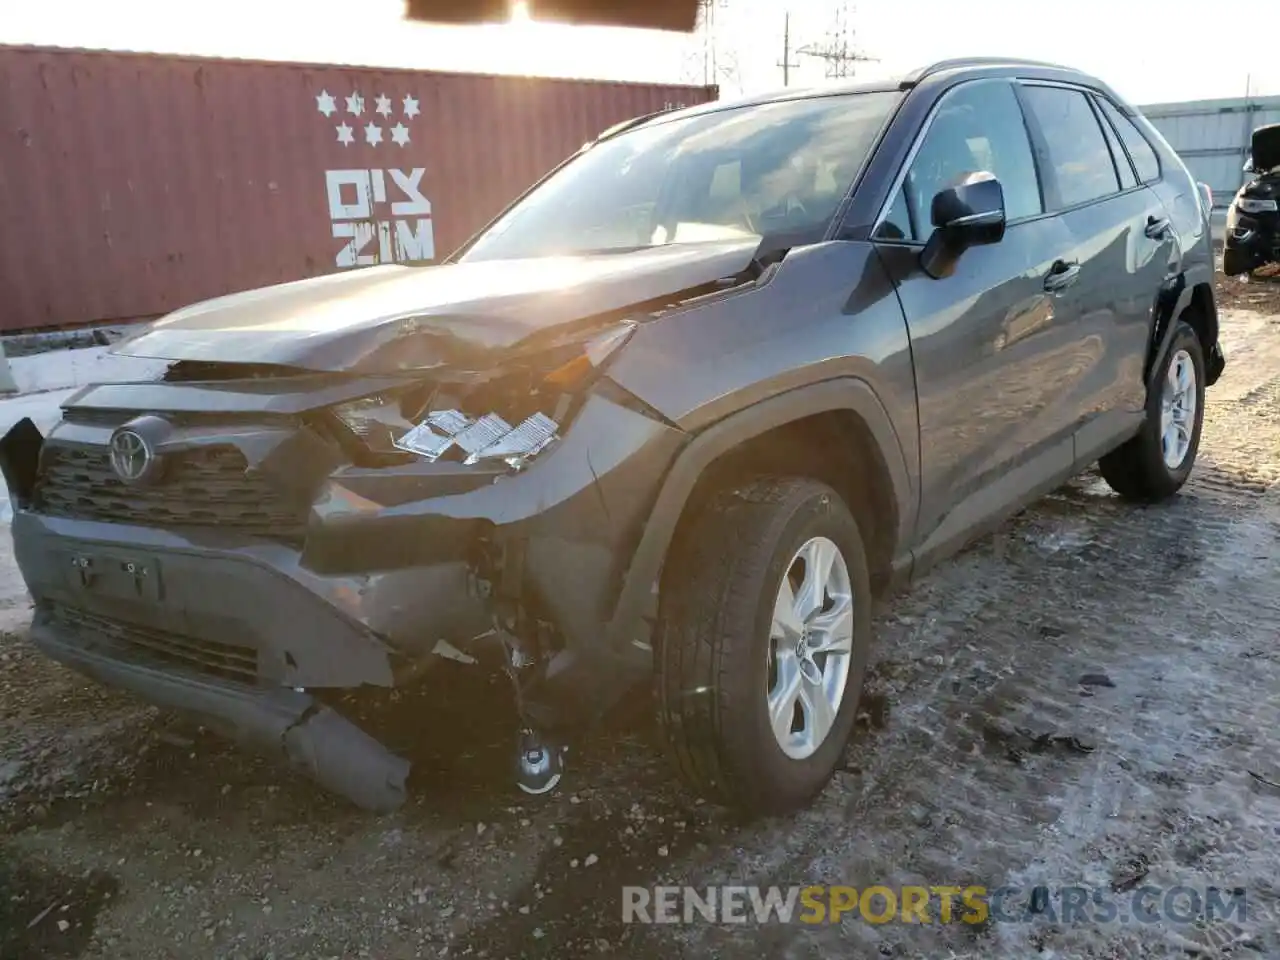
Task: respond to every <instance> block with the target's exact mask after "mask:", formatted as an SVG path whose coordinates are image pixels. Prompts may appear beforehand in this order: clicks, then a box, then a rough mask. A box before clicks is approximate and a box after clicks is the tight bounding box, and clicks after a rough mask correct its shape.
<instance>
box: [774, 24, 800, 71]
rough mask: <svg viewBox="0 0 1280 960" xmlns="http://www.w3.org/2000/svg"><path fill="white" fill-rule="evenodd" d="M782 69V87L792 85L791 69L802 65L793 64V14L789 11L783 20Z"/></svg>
mask: <svg viewBox="0 0 1280 960" xmlns="http://www.w3.org/2000/svg"><path fill="white" fill-rule="evenodd" d="M778 66H780V67H781V68H782V85H783V86H784V87H787V86H790V85H791V68H792V67H799V66H800V64H798V63H792V62H791V13H790V11H788V12H787V13H786V14H785V15H784V17H783V20H782V59H781V60H780V61H779V62H778Z"/></svg>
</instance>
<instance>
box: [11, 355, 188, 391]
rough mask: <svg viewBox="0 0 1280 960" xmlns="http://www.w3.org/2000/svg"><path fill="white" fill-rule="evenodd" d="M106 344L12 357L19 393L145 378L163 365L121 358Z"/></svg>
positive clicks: (150, 376)
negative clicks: (104, 345) (105, 345)
mask: <svg viewBox="0 0 1280 960" xmlns="http://www.w3.org/2000/svg"><path fill="white" fill-rule="evenodd" d="M110 349H111V348H110V347H86V348H84V349H80V350H50V351H48V352H47V353H37V354H35V355H33V356H30V357H13V358H12V359H10V360H9V369H10V370H11V371H12V372H13V379H14V380H16V381H17V383H18V392H19V393H20V394H30V393H38V392H43V391H49V390H65V389H67V388H69V387H83V386H85V385H86V384H90V383H119V382H123V381H126V380H149V379H151V378H152V377H153V376H155V375H156V374H157V373H159V372H160V371H161V370H163V369H164V368H165V366H166V362H165V361H163V360H147V359H142V358H139V357H123V356H120V355H119V354H113V353H111V352H109V351H110Z"/></svg>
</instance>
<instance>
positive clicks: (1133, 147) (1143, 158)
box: [1098, 97, 1160, 183]
mask: <svg viewBox="0 0 1280 960" xmlns="http://www.w3.org/2000/svg"><path fill="white" fill-rule="evenodd" d="M1098 102H1099V103H1101V104H1102V112H1103V113H1104V114H1106V116H1107V119H1108V120H1110V121H1111V125H1112V126H1113V127H1115V128H1116V132H1117V133H1118V134H1120V139H1121V140H1123V141H1124V145H1125V148H1126V149H1127V150H1128V151H1129V156H1130V157H1132V158H1133V166H1134V168H1135V169H1136V170H1137V171H1138V179H1139V180H1141V181H1142V182H1143V183H1150V182H1151V181H1152V180H1158V179H1159V178H1160V160H1159V158H1158V157H1156V152H1155V150H1154V149H1152V147H1151V144H1150V143H1148V142H1147V138H1146V137H1144V136H1143V135H1142V131H1141V130H1139V129H1138V125H1137V124H1136V123H1134V122H1133V121H1132V120H1130V119H1129V118H1128V117H1126V116H1125V115H1124V114H1123V113H1121V112H1120V111H1119V110H1117V109H1116V106H1115V104H1113V103H1112V102H1111V101H1110V100H1107V99H1105V98H1104V97H1099V98H1098Z"/></svg>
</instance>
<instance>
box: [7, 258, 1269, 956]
mask: <svg viewBox="0 0 1280 960" xmlns="http://www.w3.org/2000/svg"><path fill="white" fill-rule="evenodd" d="M1276 289H1280V288H1272V287H1270V286H1269V285H1264V284H1256V283H1254V284H1241V283H1236V282H1231V281H1226V282H1224V287H1223V293H1222V295H1223V301H1222V302H1223V305H1224V307H1227V308H1229V310H1228V312H1227V313H1226V314H1225V315H1224V317H1223V341H1224V346H1225V348H1226V351H1227V354H1228V358H1229V365H1228V369H1227V373H1226V374H1225V376H1224V378H1223V381H1222V382H1221V383H1220V384H1219V385H1218V386H1217V387H1216V388H1215V389H1214V390H1213V391H1212V392H1211V394H1210V398H1209V403H1208V407H1207V418H1206V424H1205V431H1204V440H1203V443H1202V448H1201V460H1200V463H1199V465H1198V466H1197V469H1196V472H1195V474H1194V475H1193V479H1192V482H1191V483H1190V484H1189V485H1188V487H1187V488H1186V489H1185V491H1184V493H1183V495H1182V496H1180V497H1179V498H1177V499H1176V500H1175V501H1174V502H1172V503H1170V504H1168V505H1165V506H1161V507H1158V508H1149V509H1138V508H1134V507H1131V506H1126V505H1124V504H1122V503H1120V502H1119V501H1118V500H1117V499H1116V498H1115V497H1114V496H1112V495H1111V494H1110V493H1109V491H1108V490H1107V488H1106V487H1105V485H1104V484H1102V482H1101V481H1100V480H1099V479H1097V478H1096V477H1092V476H1086V477H1083V478H1081V479H1079V480H1077V481H1075V482H1073V483H1072V484H1070V485H1068V486H1067V487H1065V488H1063V489H1062V490H1060V491H1058V492H1057V493H1055V494H1054V495H1052V496H1050V497H1048V498H1046V499H1045V500H1044V501H1043V502H1041V503H1040V504H1038V505H1036V506H1035V507H1034V508H1032V509H1030V510H1028V511H1027V512H1025V513H1024V514H1023V515H1021V516H1020V517H1018V518H1017V519H1015V520H1014V521H1012V522H1010V523H1008V524H1006V525H1005V527H1004V528H1003V529H1002V530H1000V531H999V532H998V533H996V534H995V535H993V536H991V537H988V538H986V539H984V540H981V541H979V542H978V543H976V544H975V545H974V546H972V547H971V548H970V549H969V550H967V551H966V552H965V553H963V554H962V555H960V556H959V557H958V558H956V559H955V560H954V561H951V562H949V563H946V564H944V565H942V566H941V567H939V568H938V569H937V570H936V571H935V572H934V573H932V574H931V575H930V576H929V577H927V578H926V579H925V580H923V581H922V582H920V583H919V584H917V585H916V586H915V587H914V588H912V590H911V591H910V592H908V593H906V594H904V595H902V596H899V597H896V598H894V599H893V600H892V601H890V602H888V603H886V604H885V605H884V609H883V610H881V611H880V613H879V616H878V624H877V642H876V652H875V662H874V665H873V669H872V674H871V677H870V679H869V685H870V686H869V693H868V698H867V707H868V714H867V716H866V717H865V718H864V722H863V723H862V724H861V725H860V726H859V729H858V732H857V734H856V736H855V738H854V741H853V742H852V743H851V745H850V749H849V756H848V762H847V765H846V769H845V771H844V772H842V773H841V774H839V775H838V776H837V778H836V780H835V782H834V783H833V784H832V786H831V787H830V788H829V789H828V790H827V792H826V793H825V794H824V795H823V796H822V797H821V798H820V799H819V801H818V802H817V803H816V804H815V806H814V807H813V808H812V809H810V810H808V811H807V812H805V813H804V814H802V815H801V816H799V817H797V818H794V819H790V820H766V821H756V822H742V821H739V820H737V819H735V818H734V817H733V816H731V815H729V814H726V813H724V812H721V811H718V810H713V809H709V808H708V807H706V806H704V805H699V804H692V803H691V802H690V801H689V800H688V798H687V797H686V796H684V795H683V794H682V793H681V791H680V790H679V788H678V787H677V786H676V785H675V784H673V782H672V781H671V779H670V777H669V775H668V772H667V769H666V767H665V765H664V762H663V760H662V758H661V756H660V754H659V752H658V751H657V749H656V747H655V745H654V741H655V738H654V734H653V729H652V726H651V725H650V724H649V723H648V722H647V721H646V720H644V719H643V718H644V717H645V715H646V714H645V711H644V709H643V705H642V704H637V705H636V708H635V709H634V710H633V711H631V712H630V713H629V714H628V715H626V716H623V717H621V718H619V720H618V721H617V722H616V723H613V724H611V726H610V727H609V728H608V729H606V730H603V731H601V732H600V733H599V734H598V735H596V736H595V737H593V738H592V739H591V740H590V742H588V743H586V744H584V745H583V748H582V749H581V751H580V752H579V753H578V755H577V756H576V758H575V764H574V767H573V768H572V772H571V776H570V777H569V779H568V782H567V786H566V787H565V788H564V789H563V790H562V791H561V792H559V793H557V794H555V795H553V796H552V797H550V798H548V799H544V800H542V801H540V802H536V803H532V802H529V801H528V800H527V798H523V797H521V796H520V794H518V793H517V792H516V791H515V790H514V788H513V787H512V786H511V784H510V782H509V779H508V767H507V764H508V749H509V747H508V737H509V734H510V731H511V729H512V725H513V723H514V720H513V717H512V715H511V708H510V706H509V704H508V702H507V701H508V698H507V695H506V689H505V687H504V686H502V685H494V684H487V683H485V682H484V681H483V680H481V679H479V678H475V677H471V676H470V675H468V674H467V673H466V671H465V668H462V667H459V668H458V670H457V671H456V672H454V671H452V670H450V671H448V675H447V676H442V677H441V679H440V682H437V683H435V684H433V685H432V686H431V688H429V689H424V690H422V691H420V692H415V693H414V694H413V695H412V696H401V697H398V698H395V699H393V700H391V701H389V702H385V703H380V704H377V705H376V708H371V716H372V717H373V718H374V722H375V723H376V725H377V727H378V728H380V729H382V730H385V731H386V735H387V736H388V737H390V738H392V739H393V740H396V741H401V742H409V741H411V740H412V741H413V742H415V743H416V744H417V745H416V746H414V747H412V748H410V754H411V756H412V758H413V759H414V761H415V774H414V780H415V783H414V795H413V799H412V800H411V801H410V803H409V804H408V805H407V806H406V807H405V808H403V809H402V810H400V811H398V812H397V813H395V814H393V815H391V816H387V817H382V818H375V817H369V816H366V815H363V814H359V813H355V812H352V811H351V810H350V809H348V808H347V807H345V806H344V805H342V804H341V803H340V802H337V801H334V800H331V799H329V798H328V797H326V796H324V795H322V794H320V793H319V792H318V791H316V790H315V789H313V788H312V787H311V786H310V785H309V784H307V783H306V782H303V781H301V780H299V779H296V778H294V777H292V776H291V775H290V774H288V773H286V772H282V771H281V770H280V769H279V768H277V767H276V766H274V765H272V764H269V763H264V762H261V761H258V760H255V759H253V758H250V757H247V756H245V755H244V754H242V753H240V752H238V751H236V750H234V749H231V748H228V747H225V746H223V745H222V744H220V743H219V742H217V741H216V740H212V739H210V738H208V737H206V736H205V735H203V734H202V733H201V732H200V731H197V730H192V729H189V728H187V727H185V726H183V725H182V724H181V723H179V722H178V721H176V720H174V719H173V718H171V717H167V716H163V715H159V714H157V713H156V712H154V711H152V710H150V709H147V708H144V707H140V706H139V705H138V704H136V703H135V702H134V701H132V700H130V699H128V698H126V697H123V696H119V695H117V694H115V693H113V692H110V691H107V690H103V689H99V688H97V687H95V686H93V685H92V684H90V683H88V682H86V681H82V680H80V679H79V678H78V677H76V676H75V675H73V674H71V673H69V672H67V671H65V670H63V669H61V668H59V667H57V666H55V665H53V664H51V663H48V662H46V661H45V660H44V659H43V658H41V657H39V656H37V655H35V654H34V653H32V652H31V650H30V649H29V647H28V645H27V644H26V642H25V639H24V636H23V633H24V630H23V624H24V622H25V618H26V616H27V610H26V604H25V602H24V601H21V600H14V601H11V602H10V603H9V604H8V605H7V607H5V606H3V605H0V627H4V628H5V633H4V635H3V638H2V639H0V958H3V960H8V958H22V960H29V958H42V957H50V958H55V957H57V958H70V957H86V958H88V957H95V958H112V960H115V958H124V957H128V958H134V957H137V958H151V957H155V958H168V957H174V956H183V957H220V958H221V957H225V958H263V960H265V958H284V957H306V958H324V957H334V958H339V957H341V958H352V957H373V958H379V960H384V958H385V960H395V958H402V957H403V958H408V957H419V956H422V957H439V956H474V957H492V958H500V957H518V956H529V957H534V956H546V957H570V956H596V957H610V956H618V957H623V956H625V957H654V958H658V957H661V958H671V957H698V958H704V957H706V958H709V957H738V956H770V957H780V958H781V957H787V958H805V957H818V956H833V955H838V956H874V955H884V956H894V957H984V958H999V957H1010V958H1013V957H1019V958H1021V957H1026V956H1031V955H1035V956H1042V957H1073V958H1075V957H1098V958H1103V957H1116V958H1119V957H1126V958H1128V957H1157V956H1158V957H1165V956H1183V957H1185V956H1206V957H1217V956H1228V955H1246V956H1280V934H1278V933H1277V930H1278V928H1280V924H1277V922H1276V916H1277V915H1278V914H1280V882H1277V879H1276V877H1277V865H1278V863H1280V858H1278V857H1277V855H1276V853H1275V850H1276V847H1277V834H1278V833H1280V786H1278V785H1280V753H1277V750H1276V748H1277V745H1278V742H1280V733H1278V732H1277V731H1280V649H1278V648H1277V646H1276V637H1277V635H1280V593H1278V592H1277V590H1276V587H1275V585H1276V583H1277V582H1280V551H1278V550H1277V537H1278V536H1280V485H1277V480H1280V295H1277V294H1276V293H1275V290H1276ZM14 575H15V571H14V568H13V561H12V558H11V557H10V556H7V555H6V556H4V557H0V579H4V578H12V577H13V576H14ZM448 666H449V667H452V666H453V665H452V664H449V665H448ZM1082 678H1084V679H1085V681H1086V682H1084V683H1082V682H1081V680H1082ZM637 719H640V722H639V723H636V722H635V721H636V720H637ZM424 742H425V743H427V744H429V745H424ZM1139 882H1141V883H1150V884H1157V885H1162V886H1171V885H1174V884H1186V885H1192V886H1197V887H1199V888H1200V889H1201V890H1203V889H1204V888H1205V887H1207V886H1210V885H1216V886H1218V887H1221V888H1225V889H1228V890H1230V889H1232V888H1236V887H1243V888H1245V889H1246V891H1247V904H1248V912H1247V916H1246V917H1245V918H1243V919H1241V918H1239V917H1237V918H1236V919H1234V920H1232V921H1229V922H1225V923H1219V924H1212V925H1206V924H1202V925H1199V926H1196V925H1176V924H1168V923H1161V924H1152V925H1141V926H1137V925H1127V926H1126V925H1122V924H1110V925H1099V924H1066V923H1054V922H1052V921H1051V920H1050V919H1048V918H1044V917H1041V918H1040V919H1038V920H1037V921H1036V922H1035V923H1013V924H1003V923H988V924H982V925H973V926H962V925H948V926H944V925H929V926H906V925H899V924H886V925H881V926H878V925H871V924H867V923H864V922H861V921H852V920H848V919H846V921H845V922H844V923H842V924H838V925H824V926H816V927H809V926H801V925H777V924H773V925H763V926H761V925H756V924H754V923H752V924H747V925H745V926H741V925H731V924H725V925H713V924H709V923H700V924H690V925H676V926H639V925H624V924H623V923H622V922H621V887H622V886H623V885H624V884H639V885H646V886H649V885H654V884H659V883H663V884H667V883H673V884H690V885H695V886H704V885H707V884H732V883H750V884H761V885H770V884H780V885H785V884H809V883H837V884H850V885H853V886H857V887H860V888H861V887H865V886H868V885H871V884H876V883H879V884H887V885H890V886H893V885H899V884H912V883H924V884H947V883H954V884H957V885H964V884H966V883H977V884H982V885H985V886H987V887H996V886H999V885H1001V884H1016V885H1019V886H1021V887H1024V888H1025V887H1030V886H1032V885H1034V884H1036V883H1045V884H1080V883H1083V884H1090V885H1098V886H1104V887H1105V886H1112V887H1114V888H1118V889H1120V890H1124V889H1127V888H1130V887H1132V886H1133V885H1134V884H1137V883H1139Z"/></svg>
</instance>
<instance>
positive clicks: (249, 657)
mask: <svg viewBox="0 0 1280 960" xmlns="http://www.w3.org/2000/svg"><path fill="white" fill-rule="evenodd" d="M45 609H46V611H47V612H48V615H49V619H50V622H51V623H52V624H53V625H54V626H55V627H58V628H60V629H62V630H65V631H67V632H70V633H73V634H77V635H79V636H81V637H82V638H83V639H84V640H86V641H88V642H90V643H107V644H109V645H110V646H111V647H113V648H115V649H116V651H118V652H119V653H120V654H121V655H122V656H124V657H125V658H127V659H129V660H133V661H135V662H140V663H153V664H168V665H171V666H176V667H183V668H185V669H187V670H191V671H194V672H196V673H202V674H205V675H207V676H213V677H220V678H222V679H224V680H236V681H239V682H242V683H255V682H256V681H257V679H258V652H257V651H256V650H255V649H253V648H252V647H242V646H238V645H236V644H230V643H218V642H215V641H212V640H197V639H196V638H194V637H187V636H183V635H182V634H178V633H169V632H167V631H164V630H156V629H153V628H151V627H138V626H134V625H133V624H127V623H121V622H120V621H118V620H109V619H107V618H106V617H100V616H97V615H96V614H92V613H86V612H85V611H83V610H77V609H75V608H73V607H66V606H63V605H62V604H46V606H45Z"/></svg>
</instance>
